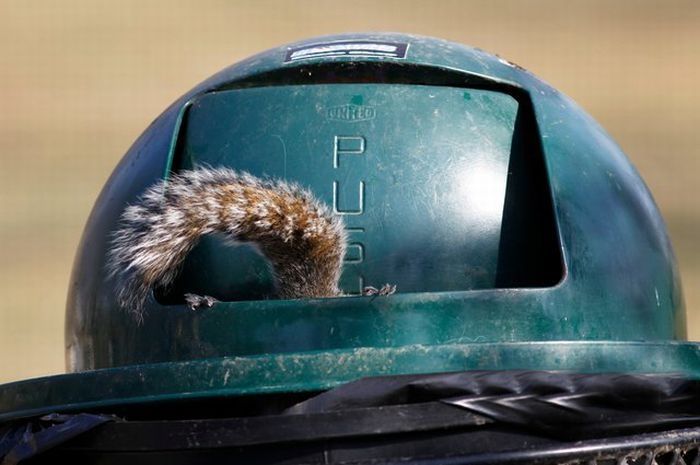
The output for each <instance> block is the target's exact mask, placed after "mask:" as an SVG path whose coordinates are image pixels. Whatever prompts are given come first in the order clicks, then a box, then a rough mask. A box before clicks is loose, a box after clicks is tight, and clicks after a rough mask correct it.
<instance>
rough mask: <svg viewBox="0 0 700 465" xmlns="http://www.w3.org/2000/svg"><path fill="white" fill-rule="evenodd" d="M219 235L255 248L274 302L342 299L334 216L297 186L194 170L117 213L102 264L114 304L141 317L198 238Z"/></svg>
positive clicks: (340, 230)
mask: <svg viewBox="0 0 700 465" xmlns="http://www.w3.org/2000/svg"><path fill="white" fill-rule="evenodd" d="M217 232H218V233H223V234H224V235H225V237H226V238H227V239H228V240H229V242H232V243H236V242H238V243H240V242H250V243H253V244H254V245H256V246H257V248H258V249H259V250H260V251H261V252H262V254H263V255H264V256H265V257H266V258H267V259H268V261H269V262H270V265H271V268H272V271H273V274H274V277H275V282H276V286H277V292H278V294H279V297H280V298H283V299H295V298H303V297H334V296H338V295H340V294H341V292H340V290H339V289H338V281H339V279H340V273H341V271H342V260H343V256H344V255H345V244H346V233H345V229H344V227H343V222H342V220H341V219H340V218H339V217H337V216H334V215H333V214H332V213H331V212H330V211H329V209H328V208H327V207H326V206H325V205H324V204H322V203H321V202H319V201H318V200H316V199H315V198H314V197H313V196H312V195H311V193H310V192H308V191H307V190H304V189H303V188H301V187H299V186H297V185H295V184H290V183H286V182H284V181H278V180H277V181H268V180H261V179H259V178H256V177H254V176H252V175H250V174H247V173H239V172H236V171H234V170H231V169H228V168H197V169H194V170H190V171H183V172H181V173H179V174H177V175H174V176H172V177H170V178H168V179H167V180H165V181H161V182H159V183H157V184H155V185H154V186H152V187H150V188H149V189H148V190H147V191H146V192H145V194H144V195H143V196H142V197H141V199H140V200H139V201H138V203H137V204H135V205H131V206H129V207H127V208H126V210H125V211H124V213H123V214H122V217H121V224H120V226H119V228H118V230H117V231H116V232H115V234H114V236H113V240H112V245H111V250H110V254H109V262H108V271H109V274H110V276H111V277H116V278H118V290H117V298H118V301H119V305H120V306H121V307H122V308H124V309H125V310H127V311H129V312H131V313H132V314H133V315H134V316H135V317H136V318H137V319H138V320H141V319H142V318H143V305H144V303H145V301H146V299H147V297H148V294H149V292H150V291H151V289H152V288H153V287H156V286H157V287H167V286H168V285H170V284H172V282H173V280H174V279H175V277H176V276H177V273H178V271H179V269H180V266H181V265H182V263H183V261H184V260H185V258H186V256H187V254H188V253H189V252H190V250H192V248H193V247H194V246H195V245H196V244H197V242H198V241H199V239H200V238H201V237H202V236H203V235H205V234H210V233H217Z"/></svg>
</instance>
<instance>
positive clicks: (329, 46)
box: [284, 40, 408, 63]
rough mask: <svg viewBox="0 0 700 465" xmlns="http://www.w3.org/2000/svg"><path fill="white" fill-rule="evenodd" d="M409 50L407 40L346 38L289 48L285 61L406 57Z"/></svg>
mask: <svg viewBox="0 0 700 465" xmlns="http://www.w3.org/2000/svg"><path fill="white" fill-rule="evenodd" d="M407 50H408V44H407V43H405V42H385V41H357V40H344V41H337V42H326V43H320V44H312V45H305V46H303V47H297V48H292V49H289V50H287V56H286V57H285V59H284V62H285V63H289V62H292V61H299V60H308V59H311V58H326V57H342V56H361V57H373V58H379V57H383V58H406V51H407Z"/></svg>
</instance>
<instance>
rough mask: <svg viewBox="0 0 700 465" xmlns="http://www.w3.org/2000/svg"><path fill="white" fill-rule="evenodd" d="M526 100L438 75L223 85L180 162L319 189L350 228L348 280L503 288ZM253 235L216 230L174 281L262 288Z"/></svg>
mask: <svg viewBox="0 0 700 465" xmlns="http://www.w3.org/2000/svg"><path fill="white" fill-rule="evenodd" d="M517 111H518V104H517V102H516V101H515V99H514V98H512V97H511V96H509V95H506V94H504V93H499V92H492V91H484V90H474V89H460V88H453V87H438V86H411V85H387V84H360V85H351V84H348V85H343V86H338V85H332V84H331V85H304V86H275V87H263V88H256V89H243V90H230V91H226V92H216V93H212V94H207V95H203V96H201V97H198V98H196V99H194V100H193V101H192V102H191V105H190V106H189V109H188V111H187V122H186V124H184V125H183V126H182V127H181V129H180V134H179V137H180V140H181V141H182V149H181V150H180V151H179V152H178V153H176V154H174V158H175V161H174V165H175V166H177V167H179V168H182V169H191V168H193V167H196V166H202V165H206V166H229V167H232V168H235V169H237V170H239V171H241V170H242V171H247V172H249V173H252V174H254V175H256V176H258V177H263V178H273V179H275V178H281V179H285V180H286V181H288V182H295V183H298V184H300V185H302V186H304V187H305V188H307V189H309V190H311V191H312V192H313V193H314V195H315V196H316V197H317V198H319V199H320V200H321V201H323V202H325V203H326V204H327V205H329V206H331V207H332V208H333V209H334V211H336V212H337V214H338V215H340V216H342V217H343V219H344V222H345V226H346V228H347V230H348V231H349V236H350V247H349V249H350V250H349V253H348V256H347V257H346V260H345V269H344V276H343V279H342V282H341V284H342V287H343V289H344V291H345V292H346V293H355V294H359V293H360V291H361V289H362V288H363V287H364V286H366V285H375V286H381V285H382V284H384V283H387V282H388V283H392V284H395V285H396V286H397V287H398V289H399V290H400V292H401V293H407V292H436V291H453V290H473V289H492V288H494V287H496V274H497V267H498V255H499V243H500V239H501V227H500V226H501V217H502V215H503V205H504V199H505V193H506V181H507V174H508V162H509V160H510V152H511V143H512V139H513V131H514V127H515V119H516V115H517ZM349 112H352V113H349ZM350 118H352V119H350ZM554 247H556V245H554ZM251 249H252V248H246V247H237V248H228V247H226V246H225V245H224V244H222V241H221V240H220V239H218V238H211V239H209V240H207V241H204V242H203V244H202V245H201V246H200V247H199V248H198V249H196V250H195V251H194V252H193V253H192V254H191V256H190V258H189V261H188V263H187V264H186V265H185V268H184V271H183V273H182V275H181V279H180V282H181V283H183V284H182V285H181V286H176V289H178V292H181V293H182V292H195V293H198V294H206V295H213V296H217V297H218V298H219V299H220V300H225V298H226V297H228V299H226V300H251V299H253V300H260V299H259V297H258V298H257V299H255V297H256V296H254V295H252V296H251V295H245V294H250V293H251V291H250V290H251V287H252V286H255V285H257V286H261V285H262V284H261V283H266V282H269V279H268V278H269V273H266V271H267V267H266V265H265V262H264V260H263V259H262V258H261V257H260V256H259V255H258V254H255V253H253V252H252V250H251ZM242 293H243V294H244V296H243V298H242V295H241V294H242Z"/></svg>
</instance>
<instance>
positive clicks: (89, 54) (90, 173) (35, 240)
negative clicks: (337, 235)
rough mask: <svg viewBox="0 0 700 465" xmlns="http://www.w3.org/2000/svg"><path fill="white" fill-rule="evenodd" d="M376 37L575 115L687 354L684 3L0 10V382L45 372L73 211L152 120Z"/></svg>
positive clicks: (691, 89) (692, 89)
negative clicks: (673, 265) (627, 180)
mask: <svg viewBox="0 0 700 465" xmlns="http://www.w3.org/2000/svg"><path fill="white" fill-rule="evenodd" d="M367 30H394V31H403V32H414V33H418V34H426V35H433V36H439V37H443V38H446V39H450V40H454V41H458V42H462V43H466V44H470V45H474V46H478V47H481V48H483V49H486V50H488V51H491V52H495V53H498V54H499V55H502V56H504V57H506V58H508V59H511V60H513V61H515V62H516V63H519V64H520V65H522V66H524V67H526V68H528V69H530V70H531V71H533V72H534V73H535V74H537V75H539V76H540V77H542V78H543V79H545V80H547V81H549V82H550V83H551V84H553V85H554V86H555V87H557V88H558V89H560V90H561V91H563V92H565V93H567V94H568V95H570V96H571V97H573V98H574V99H575V100H577V101H578V102H579V103H580V104H581V105H582V106H583V107H584V108H585V109H586V110H588V111H589V112H590V113H591V114H592V115H593V116H594V117H595V118H596V119H598V120H599V121H600V122H601V123H602V124H603V126H605V127H606V128H607V129H608V131H609V132H610V133H611V134H612V135H613V137H614V138H615V139H616V140H617V141H618V142H619V143H620V145H621V146H622V147H623V149H624V150H625V151H626V153H627V154H628V155H629V156H630V158H631V159H632V160H633V162H634V163H635V165H636V166H637V167H638V168H639V170H640V171H641V173H642V175H643V177H644V178H645V179H646V181H647V183H648V184H649V186H650V188H651V190H652V192H653V193H654V194H655V197H656V200H657V202H658V203H659V205H660V207H661V210H662V212H663V214H664V216H665V218H666V220H667V222H668V224H669V228H670V231H671V236H672V239H673V241H674V244H675V247H676V253H677V255H678V256H679V261H680V265H681V270H682V273H683V278H684V287H685V292H686V302H687V304H688V319H689V325H690V331H689V332H690V338H691V339H700V289H699V287H698V284H699V283H700V245H699V244H698V242H697V237H698V233H699V232H700V202H699V201H698V200H697V197H698V195H700V180H698V179H697V176H698V168H700V116H699V113H700V2H698V1H696V0H688V1H663V0H659V1H618V2H612V1H602V0H598V1H590V0H589V1H583V0H576V1H563V0H553V1H550V0H539V1H532V2H525V1H511V2H506V1H486V0H484V1H432V2H427V1H426V2H418V1H409V0H400V1H384V2H379V1H376V0H375V1H365V0H353V1H298V2H292V1H288V2H287V1H237V2H235V1H229V2H225V1H191V2H177V1H143V0H135V1H119V2H114V1H93V0H85V1H62V2H52V1H50V0H46V1H43V2H38V1H27V0H18V1H7V0H0V265H2V266H0V383H1V382H5V381H10V380H16V379H23V378H27V377H32V376H37V375H43V374H52V373H58V372H61V371H62V370H63V312H64V301H65V291H66V288H67V283H68V275H69V272H70V268H71V262H72V259H73V255H74V252H75V248H76V246H77V242H78V239H79V236H80V233H81V230H82V227H83V224H84V222H85V220H86V218H87V215H88V212H89V211H90V208H91V206H92V203H93V201H94V199H95V197H96V195H97V193H98V190H99V189H100V187H101V186H102V184H103V183H104V181H105V180H106V178H107V176H108V174H109V173H110V172H111V170H112V168H113V167H114V165H115V164H116V162H117V160H119V158H120V157H121V156H122V154H123V153H124V152H125V151H126V149H127V148H128V146H129V145H130V144H131V142H132V141H133V140H134V139H135V138H136V137H137V136H138V134H139V133H140V132H141V131H142V130H143V129H144V128H145V127H146V126H147V125H148V124H149V123H150V122H151V120H152V119H153V118H154V117H156V116H157V115H158V114H159V113H160V112H161V111H162V110H163V109H165V107H166V106H167V105H168V104H170V103H171V102H172V101H173V100H174V99H175V98H177V97H178V96H179V95H180V94H182V93H183V92H185V91H186V90H188V89H189V88H191V87H192V86H193V85H194V84H196V83H197V82H199V81H201V80H202V79H204V78H206V77H208V76H209V75H211V74H212V73H214V72H215V71H217V70H219V69H220V68H222V67H224V66H226V65H228V64H231V63H233V62H235V61H238V60H240V59H241V58H244V57H246V56H248V55H250V54H253V53H255V52H258V51H261V50H263V49H266V48H270V47H274V46H277V45H281V44H284V43H286V42H290V41H292V40H296V39H300V38H304V37H310V36H314V35H320V34H330V33H337V32H346V31H367Z"/></svg>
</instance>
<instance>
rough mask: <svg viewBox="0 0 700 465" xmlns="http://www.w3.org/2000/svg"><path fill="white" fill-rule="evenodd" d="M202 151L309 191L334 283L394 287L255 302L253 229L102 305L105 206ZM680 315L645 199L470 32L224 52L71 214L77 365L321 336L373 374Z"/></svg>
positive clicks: (665, 322)
mask: <svg viewBox="0 0 700 465" xmlns="http://www.w3.org/2000/svg"><path fill="white" fill-rule="evenodd" d="M205 164H206V165H225V166H230V167H232V168H235V169H240V170H247V171H250V172H252V173H253V174H256V175H259V176H268V177H284V178H285V179H288V180H291V181H294V182H297V183H299V184H302V185H304V186H305V187H307V188H309V189H311V190H312V191H313V192H314V193H315V194H316V195H317V196H318V197H320V198H321V199H322V200H324V201H326V202H328V203H329V204H332V206H333V207H334V208H335V210H336V212H337V213H338V214H341V215H344V217H345V220H346V224H347V226H348V228H349V230H350V233H351V236H350V241H351V242H350V246H349V249H348V256H347V257H346V264H345V269H344V275H343V282H342V284H343V287H344V289H345V290H346V291H347V292H348V293H352V292H353V291H356V290H357V289H359V288H360V287H362V286H363V285H368V284H373V285H381V284H383V282H393V283H396V284H397V285H398V289H399V291H398V293H397V294H396V295H392V296H387V297H379V298H370V297H359V296H355V297H353V296H349V297H343V298H335V299H300V300H292V301H281V300H269V299H268V300H266V299H262V298H261V297H260V296H262V295H264V294H265V292H266V290H269V285H270V279H269V272H268V271H267V269H266V266H265V263H264V261H263V260H262V259H261V258H260V257H258V256H257V255H255V254H254V253H253V252H252V251H251V250H252V249H250V248H248V247H241V248H237V249H233V250H232V251H226V252H225V251H224V249H223V248H222V246H221V244H220V243H217V242H216V239H207V240H204V241H202V244H200V246H199V247H198V248H197V250H195V251H194V252H193V254H192V257H190V258H189V259H188V262H187V263H186V264H185V266H184V268H183V271H182V274H181V278H180V279H179V281H178V282H177V283H176V284H175V286H174V288H173V289H171V290H170V291H168V292H165V293H163V294H161V295H158V294H157V293H156V294H154V295H153V296H152V297H151V298H150V299H149V302H148V303H147V308H146V311H147V316H146V318H145V321H144V322H143V323H142V324H139V323H138V322H136V321H134V320H133V319H132V318H131V317H130V316H129V315H128V314H127V313H126V312H123V311H121V310H120V309H119V308H118V306H117V303H116V299H115V292H114V282H113V281H112V280H110V279H108V278H107V273H106V269H105V268H106V267H105V264H106V257H107V253H108V250H109V247H110V240H111V237H112V234H113V233H114V231H115V230H116V228H117V226H118V223H119V218H120V215H121V213H122V212H123V210H124V208H125V207H126V206H127V205H129V204H132V203H135V202H137V201H138V198H139V196H140V195H141V194H142V193H143V192H144V191H145V189H146V188H147V187H149V186H150V185H152V184H153V183H155V182H157V181H159V180H161V179H163V178H164V177H167V176H168V175H169V174H170V173H171V172H173V171H177V170H180V169H189V168H195V167H197V166H200V165H205ZM358 236H359V237H358ZM183 291H184V292H188V291H195V292H202V293H213V294H214V295H215V296H216V297H220V296H224V299H223V300H224V301H223V302H221V303H219V304H217V305H216V306H215V307H213V308H212V309H209V310H207V311H202V312H192V311H190V310H189V309H187V308H186V307H185V306H184V305H183V304H182V302H181V301H179V300H178V295H179V294H181V293H182V292H183ZM685 334H686V333H685V319H684V308H683V299H682V294H681V289H680V279H679V276H678V271H677V267H676V263H675V259H674V256H673V252H672V249H671V245H670V243H669V240H668V237H667V233H666V229H665V226H664V223H663V220H662V218H661V216H660V214H659V212H658V209H657V207H656V205H655V204H654V201H653V199H652V197H651V195H650V193H649V191H648V189H647V188H646V186H645V185H644V183H643V181H642V180H641V178H640V176H639V174H638V173H637V171H636V170H635V169H634V168H633V167H632V165H631V164H630V162H629V161H628V159H627V158H626V157H625V155H624V154H623V153H622V151H621V150H620V148H619V147H618V146H617V145H616V144H615V143H614V142H613V141H612V140H611V138H610V137H609V136H608V135H607V134H606V133H605V131H604V130H603V129H602V128H601V127H600V126H599V125H598V124H597V123H596V122H595V121H594V120H593V119H592V118H591V117H590V116H588V115H587V114H586V113H585V112H584V111H583V110H582V109H581V108H579V107H578V106H577V105H576V104H575V103H574V102H573V101H571V100H570V99H569V98H567V97H566V96H564V95H563V94H561V93H560V92H558V91H556V90H555V89H553V88H552V87H551V86H549V85H548V84H546V83H544V82H542V81H541V80H539V79H538V78H536V77H535V76H533V75H532V74H531V73H529V72H527V71H526V70H524V69H522V68H520V67H518V66H516V65H514V64H512V63H509V62H507V61H505V60H503V59H500V58H498V57H496V56H493V55H490V54H488V53H485V52H483V51H481V50H478V49H474V48H469V47H465V46H462V45H459V44H455V43H451V42H447V41H443V40H439V39H434V38H426V37H419V36H413V35H404V34H384V33H382V34H346V35H340V36H330V37H323V38H316V39H312V40H308V41H303V42H299V43H295V44H291V45H287V46H283V47H280V48H276V49H272V50H269V51H267V52H264V53H261V54H259V55H256V56H253V57H251V58H248V59H246V60H244V61H242V62H240V63H238V64H235V65H233V66H231V67H229V68H226V69H224V70H223V71H221V72H219V73H218V74H216V75H214V76H212V77H211V78H210V79H208V80H206V81H205V82H203V83H201V84H200V85H198V86H197V87H195V88H194V89H192V90H191V91H190V92H188V93H187V94H185V95H184V96H183V97H181V98H180V99H178V100H177V101H176V102H175V103H173V104H172V105H171V106H170V107H169V108H168V109H167V110H165V112H163V114H161V115H160V116H159V117H158V118H157V119H156V120H155V121H154V122H153V123H152V124H151V125H150V126H149V127H148V128H147V129H146V131H145V132H144V133H143V134H142V135H141V136H140V137H139V138H138V139H137V141H136V142H135V143H134V145H133V146H132V147H131V148H130V149H129V151H128V152H127V153H126V155H125V156H124V158H123V159H122V160H121V162H120V163H119V164H118V166H117V167H116V168H115V170H114V172H113V173H112V175H111V177H110V178H109V180H108V181H107V184H106V185H105V187H104V189H103V190H102V192H101V194H100V195H99V197H98V199H97V201H96V203H95V206H94V208H93V211H92V213H91V215H90V217H89V219H88V222H87V225H86V227H85V231H84V233H83V237H82V240H81V243H80V246H79V249H78V253H77V257H76V260H75V265H74V269H73V275H72V279H71V284H70V289H69V294H68V301H67V309H66V360H67V366H68V369H69V370H70V371H83V370H90V369H96V368H106V367H121V366H126V365H137V364H145V363H155V362H184V361H190V360H197V359H205V358H216V357H258V356H259V357H263V358H264V357H267V358H266V360H267V362H266V363H268V362H270V360H271V358H270V357H274V356H277V355H280V354H307V353H308V354H311V353H318V351H322V352H323V353H324V354H326V356H327V357H331V358H332V356H333V354H334V353H335V352H337V353H338V354H340V353H343V351H347V350H359V349H360V348H361V349H362V350H369V351H370V354H371V355H370V356H371V358H372V366H373V367H377V368H376V370H377V371H378V372H379V371H381V367H382V366H383V365H382V363H383V362H382V360H381V358H382V357H383V356H384V355H382V354H383V353H386V350H384V349H391V350H398V349H400V348H402V347H413V348H415V347H419V346H431V347H439V346H441V347H443V348H442V349H441V350H442V351H447V352H449V348H450V347H452V346H453V345H455V344H458V345H459V344H475V343H477V344H481V343H489V346H488V347H494V348H497V347H498V346H499V344H510V343H524V342H525V343H529V342H538V343H541V342H545V341H642V340H643V341H671V340H679V339H684V338H685ZM484 347H487V346H481V349H484ZM481 349H480V350H481ZM372 350H374V352H371V351H372ZM494 350H496V349H494ZM392 353H393V352H392ZM460 353H461V352H460ZM480 353H481V357H482V359H481V362H480V365H479V367H480V368H488V367H489V366H490V367H492V368H494V369H498V368H499V363H500V362H499V359H498V357H495V358H494V360H493V362H492V363H491V362H488V361H484V360H486V359H484V358H483V357H484V354H483V350H481V352H480ZM581 353H582V354H583V351H582V352H581ZM567 354H568V355H567V356H566V357H565V358H566V360H565V361H564V362H561V361H560V362H561V364H560V365H559V367H560V368H564V369H576V367H577V366H578V365H577V363H579V362H581V360H580V359H579V357H577V356H576V354H575V353H567ZM583 356H584V355H580V357H583ZM445 357H446V359H447V358H449V357H448V356H447V355H445ZM489 363H491V364H489ZM558 363H559V362H558ZM587 363H588V362H587ZM340 365H342V363H339V362H338V361H337V360H336V362H333V363H331V362H329V361H326V362H325V365H324V366H323V369H322V370H321V369H320V367H319V370H317V371H315V372H313V373H311V372H309V374H308V377H307V378H306V383H307V385H308V386H315V387H319V386H324V375H323V373H329V372H330V371H331V370H333V369H340V368H339V366H340ZM367 366H369V365H367ZM404 366H408V364H405V365H404ZM432 366H433V367H434V370H437V371H440V370H441V369H442V368H443V367H441V366H440V364H439V363H437V364H434V365H432ZM445 366H447V365H445ZM449 366H452V365H449ZM587 366H588V367H589V368H595V367H590V366H589V365H587ZM334 367H335V368H334ZM363 374H365V375H371V374H373V371H371V370H370V371H369V372H366V373H363ZM377 374H378V373H377ZM260 376H261V379H262V378H264V375H260ZM278 383H282V384H283V383H284V381H283V380H282V381H278ZM295 383H297V384H298V383H299V380H298V379H297V380H296V381H295Z"/></svg>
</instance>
